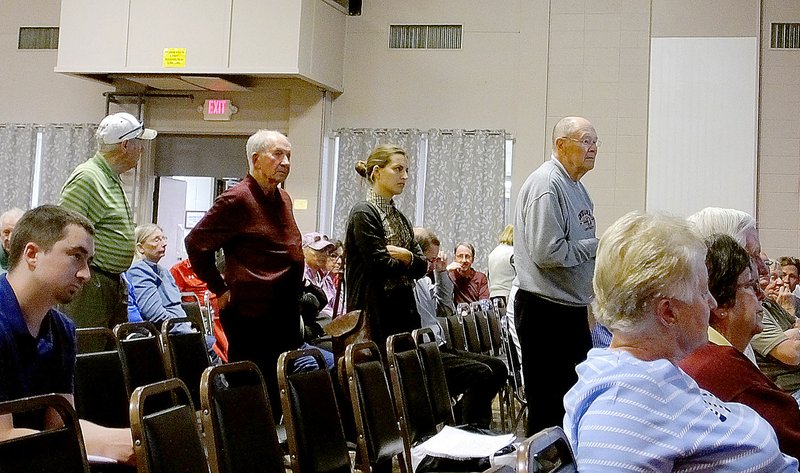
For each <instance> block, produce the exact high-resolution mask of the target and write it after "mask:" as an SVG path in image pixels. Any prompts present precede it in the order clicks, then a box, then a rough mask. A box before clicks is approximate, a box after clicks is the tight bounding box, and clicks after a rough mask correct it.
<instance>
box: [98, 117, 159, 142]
mask: <svg viewBox="0 0 800 473" xmlns="http://www.w3.org/2000/svg"><path fill="white" fill-rule="evenodd" d="M157 134H158V132H156V131H155V130H151V129H149V128H145V127H144V124H142V123H140V122H139V120H137V119H136V117H134V116H133V115H131V114H130V113H127V112H119V113H114V114H111V115H109V116H107V117H105V118H104V119H103V121H101V122H100V125H98V126H97V137H98V138H99V139H100V141H102V142H103V143H105V144H108V145H113V144H115V143H122V142H123V141H127V140H132V139H134V138H139V139H140V140H152V139H153V138H155V137H156V135H157Z"/></svg>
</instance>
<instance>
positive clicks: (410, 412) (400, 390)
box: [386, 333, 436, 455]
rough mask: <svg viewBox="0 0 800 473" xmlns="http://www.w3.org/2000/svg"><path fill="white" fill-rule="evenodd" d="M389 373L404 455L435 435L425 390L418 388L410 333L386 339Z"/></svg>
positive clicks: (417, 362) (416, 357)
mask: <svg viewBox="0 0 800 473" xmlns="http://www.w3.org/2000/svg"><path fill="white" fill-rule="evenodd" d="M386 353H387V359H388V361H389V374H390V377H391V381H392V394H393V395H394V402H395V412H396V413H397V418H398V421H399V422H400V428H401V432H402V433H403V441H404V443H405V446H406V452H407V453H408V454H409V455H410V451H411V447H412V446H413V445H415V444H417V443H419V442H420V441H422V440H424V439H426V438H428V437H430V436H431V435H434V434H436V421H435V420H434V417H433V407H432V406H431V401H430V397H429V396H428V390H427V388H424V384H423V389H420V380H422V379H425V378H424V376H425V374H424V371H423V368H422V361H421V360H420V357H419V352H418V351H417V347H416V344H415V343H414V339H413V338H412V336H411V334H410V333H398V334H394V335H391V336H389V338H388V339H387V340H386Z"/></svg>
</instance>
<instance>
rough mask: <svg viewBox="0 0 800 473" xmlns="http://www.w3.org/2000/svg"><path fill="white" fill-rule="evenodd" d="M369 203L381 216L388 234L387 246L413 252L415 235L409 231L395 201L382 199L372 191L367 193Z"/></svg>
mask: <svg viewBox="0 0 800 473" xmlns="http://www.w3.org/2000/svg"><path fill="white" fill-rule="evenodd" d="M367 202H369V203H370V204H372V205H374V206H375V207H377V209H378V212H379V213H380V214H381V221H382V222H383V230H384V231H385V232H386V244H387V245H394V246H400V247H403V248H405V249H407V250H411V249H412V248H413V246H412V245H413V244H414V235H413V234H412V233H411V231H410V230H409V229H408V226H407V225H406V223H405V221H404V219H403V215H402V214H401V213H400V211H399V210H397V207H395V206H394V200H392V199H387V198H385V197H381V196H379V195H378V194H376V193H375V192H374V191H373V190H372V189H369V190H368V191H367Z"/></svg>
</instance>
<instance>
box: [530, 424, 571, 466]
mask: <svg viewBox="0 0 800 473" xmlns="http://www.w3.org/2000/svg"><path fill="white" fill-rule="evenodd" d="M517 471H518V472H520V473H575V472H577V471H578V468H577V465H576V463H575V456H574V454H573V453H572V447H570V444H569V440H568V439H567V436H566V435H565V434H564V429H562V428H561V427H559V426H554V427H548V428H546V429H543V430H540V431H539V432H537V433H535V434H533V435H532V436H531V437H528V438H527V439H525V441H523V442H522V444H521V445H520V446H519V449H518V450H517Z"/></svg>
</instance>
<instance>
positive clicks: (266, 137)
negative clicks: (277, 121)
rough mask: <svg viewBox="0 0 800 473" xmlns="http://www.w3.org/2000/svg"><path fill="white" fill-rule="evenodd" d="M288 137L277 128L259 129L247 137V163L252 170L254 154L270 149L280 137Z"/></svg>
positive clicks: (251, 170)
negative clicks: (276, 129)
mask: <svg viewBox="0 0 800 473" xmlns="http://www.w3.org/2000/svg"><path fill="white" fill-rule="evenodd" d="M281 138H286V135H284V134H283V133H281V132H279V131H275V130H258V131H257V132H255V133H253V134H252V135H251V136H250V138H248V139H247V145H246V146H245V150H246V152H247V165H248V166H249V168H250V172H251V173H252V172H253V155H254V154H255V153H258V152H260V151H263V150H265V149H269V148H270V147H271V146H273V145H274V144H275V143H276V142H277V141H278V140H279V139H281Z"/></svg>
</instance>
